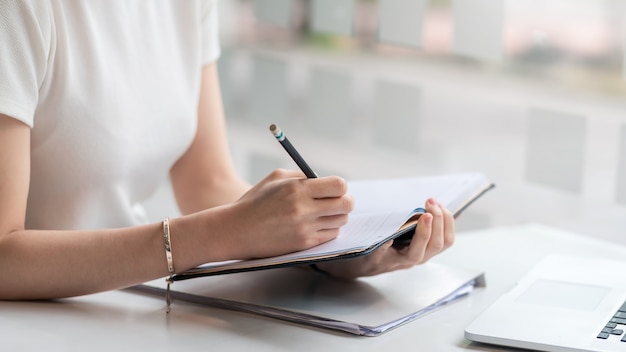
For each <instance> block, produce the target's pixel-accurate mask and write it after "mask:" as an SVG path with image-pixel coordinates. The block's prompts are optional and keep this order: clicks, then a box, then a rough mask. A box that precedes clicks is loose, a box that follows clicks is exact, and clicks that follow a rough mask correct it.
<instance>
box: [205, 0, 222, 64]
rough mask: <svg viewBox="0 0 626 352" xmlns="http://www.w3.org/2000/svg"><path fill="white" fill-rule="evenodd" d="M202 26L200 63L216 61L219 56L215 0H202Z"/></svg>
mask: <svg viewBox="0 0 626 352" xmlns="http://www.w3.org/2000/svg"><path fill="white" fill-rule="evenodd" d="M202 3H203V9H202V17H201V21H202V23H201V26H202V64H203V65H206V64H209V63H212V62H214V61H216V60H217V59H218V58H219V56H220V41H219V25H218V19H217V1H216V0H212V1H203V2H202Z"/></svg>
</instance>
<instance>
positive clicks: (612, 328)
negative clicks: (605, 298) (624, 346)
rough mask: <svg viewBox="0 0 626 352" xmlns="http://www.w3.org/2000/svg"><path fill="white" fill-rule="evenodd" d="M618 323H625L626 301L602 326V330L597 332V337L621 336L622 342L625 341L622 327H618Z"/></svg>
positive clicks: (625, 335) (625, 336) (625, 337)
mask: <svg viewBox="0 0 626 352" xmlns="http://www.w3.org/2000/svg"><path fill="white" fill-rule="evenodd" d="M618 325H626V302H624V303H623V304H622V306H621V307H620V308H619V309H618V310H617V312H615V314H614V315H613V317H612V318H611V320H609V322H608V323H606V325H605V326H604V328H603V329H602V331H600V333H599V334H598V336H597V337H598V338H599V339H604V340H606V339H608V338H609V336H611V335H617V336H621V337H622V338H621V340H620V341H622V342H626V334H624V329H622V328H618Z"/></svg>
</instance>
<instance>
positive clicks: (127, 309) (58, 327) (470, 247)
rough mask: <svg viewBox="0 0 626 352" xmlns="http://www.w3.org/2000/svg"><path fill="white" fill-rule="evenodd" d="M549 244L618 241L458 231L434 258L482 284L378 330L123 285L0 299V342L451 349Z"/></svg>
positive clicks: (533, 231) (523, 231)
mask: <svg viewBox="0 0 626 352" xmlns="http://www.w3.org/2000/svg"><path fill="white" fill-rule="evenodd" d="M548 253H570V254H580V255H588V256H601V257H605V258H615V259H624V258H626V247H623V246H618V245H614V244H611V243H608V242H604V241H600V240H595V239H592V238H588V237H583V236H580V235H576V234H572V233H569V232H564V231H560V230H556V229H552V228H548V227H544V226H540V225H527V226H519V227H511V228H500V229H491V230H485V231H476V232H469V233H461V234H459V235H458V236H457V242H456V244H455V245H454V246H453V247H452V248H451V249H449V250H448V251H446V252H445V253H443V254H441V255H440V256H438V257H437V259H436V260H437V261H440V262H444V263H449V264H453V265H468V266H472V267H476V268H480V269H482V270H484V271H485V273H486V278H487V287H486V288H485V289H481V290H479V291H477V292H474V293H473V294H472V295H470V297H468V298H466V299H462V300H460V301H458V302H456V303H454V304H452V305H450V306H447V307H444V308H443V309H441V310H438V311H435V312H434V313H431V314H429V315H427V316H425V317H422V318H420V319H418V320H416V321H414V322H411V323H409V324H407V325H405V326H402V327H400V328H398V329H396V330H393V331H390V332H388V333H386V334H384V335H382V336H379V337H373V338H372V337H357V336H350V335H347V334H340V333H332V332H328V331H325V330H324V331H322V330H316V329H314V328H309V327H302V326H296V325H292V324H289V323H285V322H279V321H275V320H271V319H265V318H261V317H257V316H251V315H246V314H242V313H236V312H231V311H224V310H219V309H213V308H207V307H199V306H196V305H191V304H186V303H183V302H177V303H175V305H174V306H173V309H172V312H171V313H170V315H169V316H166V314H165V311H164V305H165V304H164V302H163V301H162V300H160V299H156V298H152V297H146V296H141V295H138V294H135V293H129V292H125V291H114V292H107V293H102V294H95V295H89V296H84V297H79V298H74V299H67V300H61V301H57V302H0V351H81V352H82V351H107V352H110V351H127V350H133V351H151V352H156V351H167V352H171V351H195V350H211V351H255V352H260V351H318V350H319V351H322V350H324V351H359V352H363V351H383V350H385V349H387V350H396V351H401V350H404V351H416V350H419V351H456V350H506V349H503V348H493V347H488V346H485V345H478V344H473V343H470V342H469V341H467V340H465V339H464V338H463V329H464V327H465V326H466V325H468V324H469V323H470V322H471V321H472V320H473V319H474V318H475V317H476V316H477V315H478V314H479V313H480V312H481V311H483V310H484V309H485V308H486V307H487V306H488V305H489V304H490V303H491V302H493V301H494V300H495V299H496V298H497V297H499V296H500V295H501V294H502V293H503V292H506V291H507V290H508V289H509V288H511V287H512V285H513V284H514V283H515V282H516V280H517V279H518V278H520V277H521V276H522V275H523V274H524V273H525V272H526V271H528V270H529V269H530V268H531V267H532V266H533V265H534V264H535V263H536V262H537V261H538V260H539V259H540V258H542V257H543V256H545V255H546V254H548Z"/></svg>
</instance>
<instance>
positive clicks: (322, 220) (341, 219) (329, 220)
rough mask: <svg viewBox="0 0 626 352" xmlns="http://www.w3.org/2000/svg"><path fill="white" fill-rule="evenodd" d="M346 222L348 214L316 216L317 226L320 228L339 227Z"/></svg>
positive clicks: (330, 228)
mask: <svg viewBox="0 0 626 352" xmlns="http://www.w3.org/2000/svg"><path fill="white" fill-rule="evenodd" d="M347 223H348V215H347V214H340V215H331V216H321V217H319V218H318V225H317V227H318V228H319V229H320V230H332V229H339V228H340V227H342V226H343V225H345V224H347Z"/></svg>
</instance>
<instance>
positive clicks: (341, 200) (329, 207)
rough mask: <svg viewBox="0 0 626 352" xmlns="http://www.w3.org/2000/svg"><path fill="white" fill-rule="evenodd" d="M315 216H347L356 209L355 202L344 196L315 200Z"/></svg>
mask: <svg viewBox="0 0 626 352" xmlns="http://www.w3.org/2000/svg"><path fill="white" fill-rule="evenodd" d="M314 206H315V216H318V217H322V216H332V215H345V214H348V213H350V212H351V211H352V209H354V200H353V199H352V197H351V196H348V195H344V196H341V197H337V198H321V199H315V200H314Z"/></svg>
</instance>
